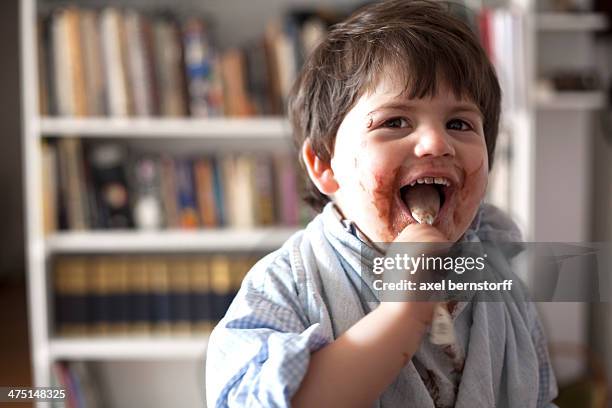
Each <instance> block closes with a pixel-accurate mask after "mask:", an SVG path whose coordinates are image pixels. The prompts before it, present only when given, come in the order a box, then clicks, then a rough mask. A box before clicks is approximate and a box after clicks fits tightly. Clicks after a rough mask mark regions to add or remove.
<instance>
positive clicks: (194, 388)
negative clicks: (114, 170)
mask: <svg viewBox="0 0 612 408" xmlns="http://www.w3.org/2000/svg"><path fill="white" fill-rule="evenodd" d="M40 3H41V2H37V1H36V0H23V1H21V3H20V7H21V15H20V18H21V62H22V64H21V67H22V70H21V74H22V98H23V154H24V165H25V169H24V171H25V178H24V179H25V181H26V185H25V203H26V209H25V212H26V233H27V238H26V239H27V281H28V305H29V319H30V342H31V350H32V363H33V376H34V379H33V380H34V384H35V385H36V386H43V385H50V384H51V383H52V377H51V376H52V370H51V366H52V364H53V363H54V362H55V361H87V362H90V363H91V364H96V365H98V366H99V367H97V371H99V372H101V375H104V376H105V377H106V381H105V382H106V383H107V384H110V387H112V392H111V394H112V395H113V396H112V397H107V398H108V402H109V403H110V405H111V406H145V405H146V406H159V407H163V406H203V404H204V394H203V389H204V382H203V370H204V356H205V351H206V346H207V338H206V336H197V337H180V336H174V337H154V336H152V337H150V338H147V337H133V338H132V337H108V338H69V339H66V338H55V337H53V334H52V330H51V328H52V323H51V322H52V316H51V315H50V309H51V308H50V305H51V302H52V297H51V290H50V285H51V282H50V274H49V269H48V260H49V259H50V258H51V257H52V256H54V255H57V254H65V253H68V254H126V253H139V254H146V253H155V254H159V253H166V254H170V253H185V252H190V253H202V252H207V253H210V252H222V253H223V252H229V251H233V252H245V253H249V252H252V251H259V252H262V251H272V250H274V249H276V248H278V247H280V245H282V243H283V242H284V241H285V240H286V239H287V238H288V237H289V236H290V235H291V234H292V233H294V232H295V230H296V229H295V228H290V227H266V228H254V229H230V228H222V229H202V230H198V231H182V230H159V231H138V230H112V231H81V232H66V231H58V232H55V233H52V234H50V235H45V234H44V232H43V222H42V199H43V197H42V192H41V186H42V177H41V175H42V165H41V142H42V140H44V138H46V137H49V136H53V137H64V136H68V135H72V136H74V135H77V136H78V137H80V138H104V139H120V140H121V141H122V142H124V143H127V144H136V145H139V146H141V147H144V149H145V150H146V149H148V148H150V149H152V150H153V151H158V152H159V151H162V150H163V151H171V152H181V151H200V152H211V151H212V152H217V151H224V150H230V151H236V150H240V151H245V150H246V151H262V150H263V151H268V152H270V151H287V150H288V148H289V147H290V146H291V141H290V138H289V125H288V123H287V121H286V119H284V118H282V117H265V118H248V119H234V118H211V119H193V118H185V119H168V118H147V119H142V118H73V117H41V116H40V114H39V110H38V106H39V103H38V98H39V95H38V62H37V51H36V50H37V46H38V45H37V34H36V30H37V25H36V21H37V20H36V16H37V13H38V7H40ZM49 3H50V4H51V2H49ZM140 3H141V4H138V2H134V4H133V5H136V6H142V5H143V4H145V5H146V2H140ZM185 3H186V4H185V5H186V6H189V7H192V6H193V7H195V6H194V5H188V4H187V2H185ZM74 4H79V5H84V6H87V5H91V4H90V3H85V2H78V1H76V2H74ZM100 4H103V3H100ZM109 4H114V5H123V4H117V2H115V3H112V2H110V3H109ZM161 5H163V4H162V3H159V4H157V5H153V7H156V6H161ZM166 5H167V6H168V5H173V4H172V3H171V2H166ZM259 28H260V29H261V30H262V31H263V25H262V26H261V27H259ZM118 378H123V379H124V380H117V379H118ZM134 378H137V380H134ZM127 380H129V381H127ZM40 405H41V406H46V404H44V403H43V404H40Z"/></svg>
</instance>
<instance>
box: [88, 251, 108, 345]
mask: <svg viewBox="0 0 612 408" xmlns="http://www.w3.org/2000/svg"><path fill="white" fill-rule="evenodd" d="M109 268H110V261H109V257H96V258H94V259H93V260H92V268H91V279H90V283H89V293H90V302H91V317H90V321H91V330H90V332H91V333H92V334H94V335H106V334H109V332H110V326H109V325H110V320H111V317H110V298H109V296H110V293H109V279H110V276H109V275H110V271H109Z"/></svg>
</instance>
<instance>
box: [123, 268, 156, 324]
mask: <svg viewBox="0 0 612 408" xmlns="http://www.w3.org/2000/svg"><path fill="white" fill-rule="evenodd" d="M127 292H128V296H127V299H128V317H129V331H130V333H133V334H140V335H147V334H150V333H151V322H152V319H151V284H150V276H149V273H148V271H147V258H146V257H145V256H134V257H132V258H131V259H129V260H128V276H127Z"/></svg>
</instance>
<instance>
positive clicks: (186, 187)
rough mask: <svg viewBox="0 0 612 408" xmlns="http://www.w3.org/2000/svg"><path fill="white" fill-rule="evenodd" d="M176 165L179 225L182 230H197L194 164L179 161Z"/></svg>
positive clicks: (184, 160)
mask: <svg viewBox="0 0 612 408" xmlns="http://www.w3.org/2000/svg"><path fill="white" fill-rule="evenodd" d="M175 163H176V180H177V201H178V212H179V224H180V226H181V227H182V228H187V229H192V228H197V227H198V225H199V220H198V208H197V203H196V196H195V190H194V181H193V165H192V162H191V161H190V160H187V159H179V160H177V161H176V162H175Z"/></svg>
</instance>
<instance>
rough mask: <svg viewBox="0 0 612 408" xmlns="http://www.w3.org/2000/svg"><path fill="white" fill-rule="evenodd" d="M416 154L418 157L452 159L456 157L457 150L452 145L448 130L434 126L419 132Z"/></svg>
mask: <svg viewBox="0 0 612 408" xmlns="http://www.w3.org/2000/svg"><path fill="white" fill-rule="evenodd" d="M414 153H415V154H416V156H417V157H426V156H434V157H442V156H451V157H452V156H454V155H455V149H454V147H453V145H452V144H451V141H450V139H449V135H448V134H447V132H446V128H443V127H437V126H436V127H433V126H432V127H427V128H426V129H422V130H421V131H420V132H418V140H417V144H416V146H415V148H414Z"/></svg>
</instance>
